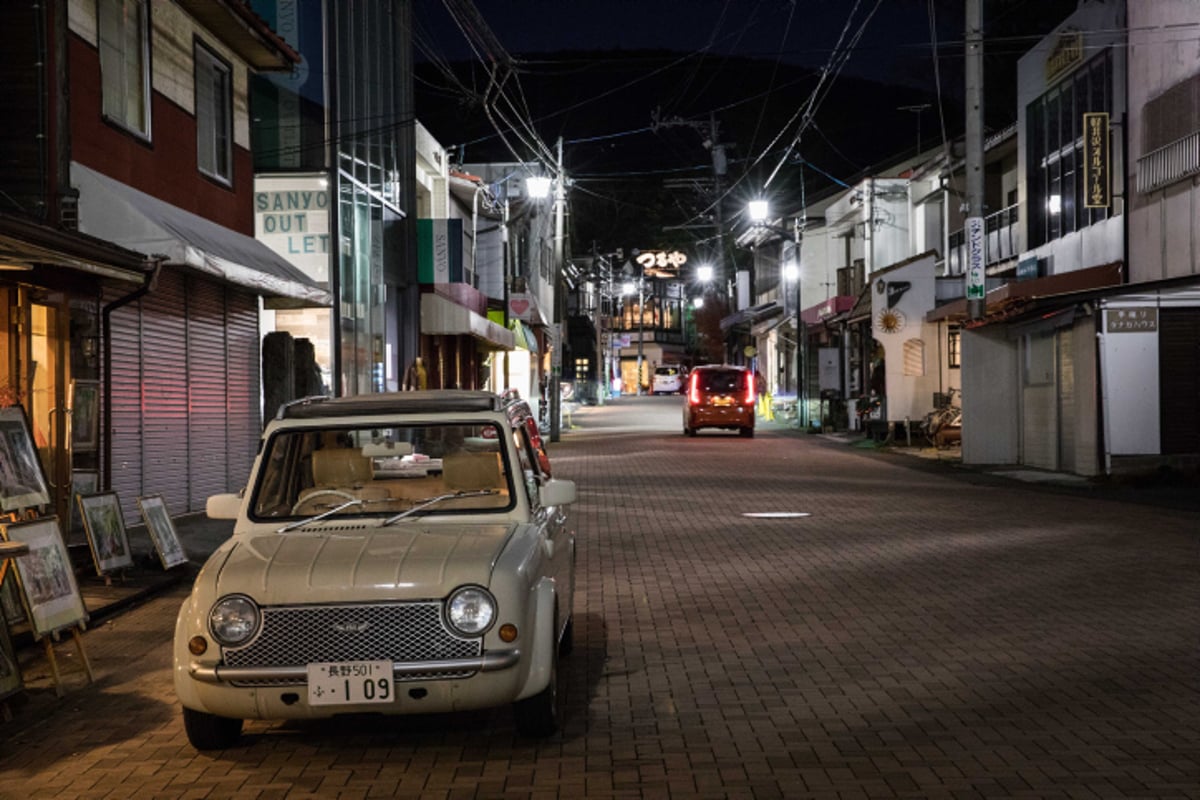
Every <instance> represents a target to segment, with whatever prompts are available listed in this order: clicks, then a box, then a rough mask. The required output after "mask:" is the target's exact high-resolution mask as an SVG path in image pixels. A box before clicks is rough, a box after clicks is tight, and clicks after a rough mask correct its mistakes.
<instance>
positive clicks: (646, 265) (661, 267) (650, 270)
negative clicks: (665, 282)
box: [636, 250, 687, 278]
mask: <svg viewBox="0 0 1200 800" xmlns="http://www.w3.org/2000/svg"><path fill="white" fill-rule="evenodd" d="M636 260H637V263H638V264H640V265H641V267H642V271H643V273H644V274H646V275H657V276H659V277H664V278H670V277H674V276H675V275H676V274H678V272H679V268H680V267H682V266H683V265H684V264H686V263H687V255H685V254H684V253H681V252H679V251H678V250H672V251H670V252H667V251H665V250H646V251H643V252H641V253H638V255H637V259H636Z"/></svg>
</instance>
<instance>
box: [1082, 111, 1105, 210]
mask: <svg viewBox="0 0 1200 800" xmlns="http://www.w3.org/2000/svg"><path fill="white" fill-rule="evenodd" d="M1108 149H1109V135H1108V114H1107V113H1101V112H1095V113H1087V114H1084V115H1083V150H1084V157H1083V185H1084V205H1085V206H1087V207H1088V208H1108V205H1109V202H1110V201H1111V198H1110V197H1109V195H1110V191H1109V186H1110V182H1111V181H1110V179H1109V171H1108V170H1109V163H1110V162H1109V152H1108Z"/></svg>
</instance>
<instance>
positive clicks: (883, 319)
mask: <svg viewBox="0 0 1200 800" xmlns="http://www.w3.org/2000/svg"><path fill="white" fill-rule="evenodd" d="M875 325H876V326H878V328H879V330H881V331H883V332H884V333H896V332H898V331H900V330H902V329H903V328H904V315H903V314H901V313H900V312H899V311H897V310H896V309H894V308H885V309H884V310H883V311H880V312H879V315H878V316H876V317H875Z"/></svg>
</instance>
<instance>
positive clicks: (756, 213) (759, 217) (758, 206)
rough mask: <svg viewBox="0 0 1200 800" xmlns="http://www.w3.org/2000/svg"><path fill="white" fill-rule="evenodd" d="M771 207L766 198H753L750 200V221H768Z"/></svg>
mask: <svg viewBox="0 0 1200 800" xmlns="http://www.w3.org/2000/svg"><path fill="white" fill-rule="evenodd" d="M770 211H771V207H770V206H769V205H768V204H767V201H766V200H751V201H750V221H751V222H766V221H767V215H768V214H769V213H770Z"/></svg>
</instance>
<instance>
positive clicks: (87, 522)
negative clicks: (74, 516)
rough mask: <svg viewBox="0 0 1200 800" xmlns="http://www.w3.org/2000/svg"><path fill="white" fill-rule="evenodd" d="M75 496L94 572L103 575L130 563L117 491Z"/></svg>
mask: <svg viewBox="0 0 1200 800" xmlns="http://www.w3.org/2000/svg"><path fill="white" fill-rule="evenodd" d="M76 498H77V499H78V500H79V514H80V516H82V517H83V527H84V530H86V531H87V537H88V543H89V544H91V546H92V558H93V559H94V560H95V562H96V572H97V574H99V575H106V574H108V573H109V572H112V571H113V570H117V569H123V568H125V567H130V566H133V552H132V551H131V550H130V549H129V536H128V535H127V534H126V533H125V520H124V518H123V517H122V516H121V504H120V501H119V500H118V499H117V494H116V492H103V493H101V494H92V495H87V496H86V497H85V496H84V495H76Z"/></svg>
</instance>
